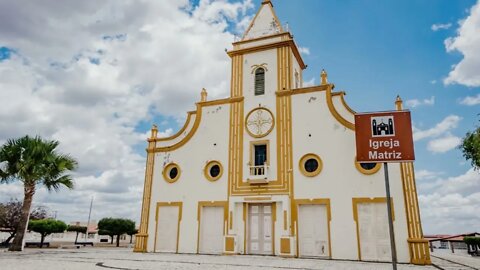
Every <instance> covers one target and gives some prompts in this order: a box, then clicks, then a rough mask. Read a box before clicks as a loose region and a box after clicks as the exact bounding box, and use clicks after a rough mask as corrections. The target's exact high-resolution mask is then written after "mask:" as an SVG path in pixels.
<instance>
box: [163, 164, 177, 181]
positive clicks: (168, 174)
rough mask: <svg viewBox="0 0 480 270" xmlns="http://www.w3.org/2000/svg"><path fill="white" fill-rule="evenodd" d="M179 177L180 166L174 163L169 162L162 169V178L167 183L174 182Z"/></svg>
mask: <svg viewBox="0 0 480 270" xmlns="http://www.w3.org/2000/svg"><path fill="white" fill-rule="evenodd" d="M178 178H180V167H179V166H178V165H177V164H175V163H170V164H168V165H167V166H165V168H164V169H163V179H165V181H167V182H168V183H174V182H176V181H177V180H178Z"/></svg>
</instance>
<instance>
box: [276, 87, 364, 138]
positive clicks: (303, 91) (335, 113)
mask: <svg viewBox="0 0 480 270" xmlns="http://www.w3.org/2000/svg"><path fill="white" fill-rule="evenodd" d="M333 87H334V85H333V84H324V85H316V86H312V87H305V88H299V89H293V90H284V91H277V92H275V94H276V95H277V96H278V97H281V96H291V95H299V94H307V93H313V92H320V91H326V95H327V97H326V100H327V106H328V110H329V111H330V113H331V114H332V116H333V117H334V118H335V119H336V120H337V121H338V122H340V124H342V125H343V126H344V127H346V128H348V129H350V130H355V124H354V123H351V122H350V121H348V120H347V119H345V118H344V117H343V116H342V115H340V113H339V112H338V111H337V109H336V108H335V105H333V97H335V96H340V100H341V102H342V104H343V105H344V106H345V108H346V109H347V111H349V112H350V113H351V114H355V111H354V110H353V109H352V108H350V106H348V104H347V102H346V101H345V99H344V96H345V95H346V94H345V92H343V91H340V92H332V90H333Z"/></svg>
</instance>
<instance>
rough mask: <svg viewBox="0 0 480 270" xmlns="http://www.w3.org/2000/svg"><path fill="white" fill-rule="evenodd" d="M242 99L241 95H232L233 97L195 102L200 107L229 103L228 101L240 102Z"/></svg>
mask: <svg viewBox="0 0 480 270" xmlns="http://www.w3.org/2000/svg"><path fill="white" fill-rule="evenodd" d="M242 100H243V97H233V98H224V99H217V100H210V101H203V102H197V104H198V105H200V106H201V107H208V106H215V105H223V104H229V103H234V102H240V101H242Z"/></svg>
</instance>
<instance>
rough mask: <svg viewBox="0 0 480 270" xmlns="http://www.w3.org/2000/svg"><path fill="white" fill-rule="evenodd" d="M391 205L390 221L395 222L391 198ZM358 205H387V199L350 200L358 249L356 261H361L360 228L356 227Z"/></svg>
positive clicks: (391, 199)
mask: <svg viewBox="0 0 480 270" xmlns="http://www.w3.org/2000/svg"><path fill="white" fill-rule="evenodd" d="M390 201H391V204H392V220H393V221H395V207H394V205H393V198H392V197H390ZM360 203H387V198H385V197H377V198H352V209H353V220H355V224H356V229H357V249H358V260H360V261H361V260H362V252H361V249H360V226H359V225H358V204H360Z"/></svg>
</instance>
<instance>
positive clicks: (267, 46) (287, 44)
mask: <svg viewBox="0 0 480 270" xmlns="http://www.w3.org/2000/svg"><path fill="white" fill-rule="evenodd" d="M284 47H289V48H291V50H292V51H293V55H294V56H295V58H296V59H297V62H298V64H299V66H300V68H301V69H306V68H307V65H305V62H303V59H302V56H301V55H300V52H299V51H298V47H297V45H296V44H295V42H294V41H293V40H292V39H288V40H283V41H277V42H272V43H268V44H262V45H258V46H253V47H248V48H242V49H234V50H231V51H228V52H227V54H228V55H229V56H230V57H233V56H236V55H243V54H248V53H253V52H261V51H266V50H270V49H275V48H284Z"/></svg>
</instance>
